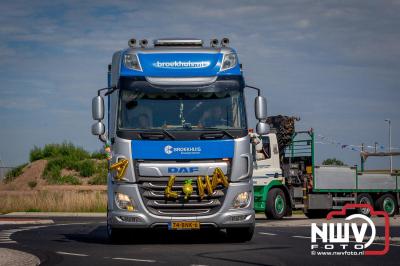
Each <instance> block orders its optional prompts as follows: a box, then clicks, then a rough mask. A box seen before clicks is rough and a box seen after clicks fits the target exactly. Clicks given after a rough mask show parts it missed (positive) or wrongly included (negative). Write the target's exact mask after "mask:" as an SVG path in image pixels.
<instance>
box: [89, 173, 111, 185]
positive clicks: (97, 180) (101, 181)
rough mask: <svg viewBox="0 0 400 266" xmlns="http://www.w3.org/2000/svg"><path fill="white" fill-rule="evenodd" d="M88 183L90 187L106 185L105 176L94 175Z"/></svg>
mask: <svg viewBox="0 0 400 266" xmlns="http://www.w3.org/2000/svg"><path fill="white" fill-rule="evenodd" d="M88 183H89V184H90V185H107V176H103V175H95V176H94V177H92V178H91V179H90V180H89V182H88Z"/></svg>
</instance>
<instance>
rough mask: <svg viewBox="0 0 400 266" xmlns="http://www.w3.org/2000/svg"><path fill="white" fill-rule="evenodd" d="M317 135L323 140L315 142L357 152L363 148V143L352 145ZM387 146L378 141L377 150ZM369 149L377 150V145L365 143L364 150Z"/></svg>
mask: <svg viewBox="0 0 400 266" xmlns="http://www.w3.org/2000/svg"><path fill="white" fill-rule="evenodd" d="M317 137H318V138H319V139H320V140H321V141H316V142H315V144H330V145H335V146H337V147H340V148H341V149H343V150H350V151H357V152H361V149H362V145H352V144H345V143H341V142H340V141H337V140H335V139H332V138H330V137H326V136H323V135H321V134H318V135H317ZM386 148H387V147H386V146H385V145H382V144H379V143H376V149H377V150H380V151H383V150H385V149H386ZM367 149H371V150H375V145H364V150H367ZM391 149H392V150H400V147H398V146H392V147H391Z"/></svg>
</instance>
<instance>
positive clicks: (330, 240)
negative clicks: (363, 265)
mask: <svg viewBox="0 0 400 266" xmlns="http://www.w3.org/2000/svg"><path fill="white" fill-rule="evenodd" d="M357 208H368V209H370V213H371V215H372V216H379V217H383V218H384V219H385V239H384V240H385V243H384V244H385V245H384V248H383V249H382V250H372V249H371V248H370V246H371V245H372V244H374V243H375V241H376V228H375V224H374V222H373V221H372V220H371V219H370V218H369V217H367V216H365V215H362V214H352V215H350V216H348V217H346V218H345V220H344V223H342V222H329V223H322V226H320V227H319V226H318V225H317V224H316V223H312V224H311V255H384V254H386V253H387V252H388V251H389V216H388V215H387V213H386V212H384V211H374V209H373V208H372V206H370V205H368V204H346V205H345V206H344V207H343V209H342V210H341V211H332V212H330V213H329V214H328V216H327V217H326V219H327V220H331V219H332V218H333V217H336V216H345V215H346V211H347V210H348V209H357Z"/></svg>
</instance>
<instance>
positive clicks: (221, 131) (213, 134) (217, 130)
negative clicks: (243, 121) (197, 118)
mask: <svg viewBox="0 0 400 266" xmlns="http://www.w3.org/2000/svg"><path fill="white" fill-rule="evenodd" d="M204 129H205V130H212V131H213V132H210V133H208V132H207V133H203V134H202V135H201V137H202V138H205V139H212V138H213V139H217V138H218V139H220V138H223V137H224V135H226V136H228V137H230V138H231V139H234V138H235V137H234V136H233V135H232V134H230V133H229V132H228V131H226V130H224V129H220V128H216V127H205V128H204ZM218 133H219V134H218Z"/></svg>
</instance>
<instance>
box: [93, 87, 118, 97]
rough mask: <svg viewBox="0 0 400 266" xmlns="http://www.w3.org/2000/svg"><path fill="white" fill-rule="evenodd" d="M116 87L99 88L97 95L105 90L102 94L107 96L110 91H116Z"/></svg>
mask: <svg viewBox="0 0 400 266" xmlns="http://www.w3.org/2000/svg"><path fill="white" fill-rule="evenodd" d="M117 89H118V88H117V87H115V86H114V87H107V88H102V89H99V90H97V96H100V94H101V92H102V91H105V90H106V91H107V92H106V93H105V94H104V96H108V95H110V94H111V93H113V92H114V91H116V90H117Z"/></svg>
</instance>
